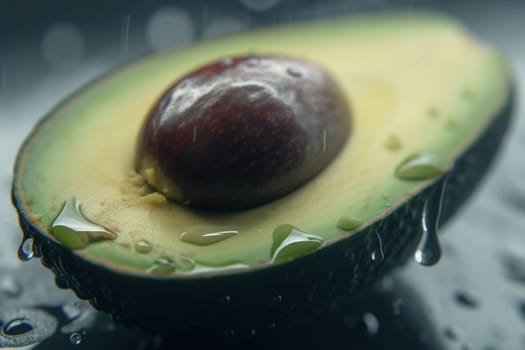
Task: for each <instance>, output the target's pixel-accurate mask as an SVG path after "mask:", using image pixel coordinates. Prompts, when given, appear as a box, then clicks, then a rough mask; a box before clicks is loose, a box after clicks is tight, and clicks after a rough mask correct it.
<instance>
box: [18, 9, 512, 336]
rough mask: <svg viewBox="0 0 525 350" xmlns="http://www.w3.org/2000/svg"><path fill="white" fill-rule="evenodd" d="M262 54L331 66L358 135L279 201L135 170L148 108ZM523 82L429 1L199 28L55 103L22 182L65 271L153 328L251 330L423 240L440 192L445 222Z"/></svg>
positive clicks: (52, 256) (34, 231)
mask: <svg viewBox="0 0 525 350" xmlns="http://www.w3.org/2000/svg"><path fill="white" fill-rule="evenodd" d="M250 54H265V55H266V54H274V55H285V56H290V57H299V58H302V59H307V60H310V61H312V62H315V63H317V64H318V65H320V66H322V67H323V68H324V69H326V71H328V72H329V73H330V74H331V75H332V76H333V77H334V78H335V79H336V80H337V81H338V83H339V84H340V86H341V87H342V89H343V91H344V92H345V94H346V95H347V98H348V100H349V104H350V105H351V107H352V110H353V121H352V122H353V133H352V137H351V138H350V139H349V141H348V142H347V143H346V145H345V148H344V149H343V150H342V151H341V152H340V154H339V155H338V156H337V157H336V159H335V160H334V161H333V162H332V163H331V164H330V165H329V166H328V167H327V168H326V169H325V170H324V171H323V172H322V173H321V174H320V175H318V176H317V177H315V178H314V179H313V180H311V181H310V182H308V183H307V184H306V185H304V186H302V187H301V188H300V189H298V190H296V191H294V192H292V193H291V194H288V195H287V196H285V197H284V198H281V199H279V200H276V201H274V202H271V203H269V204H267V205H263V206H260V207H257V208H254V209H249V210H242V211H234V212H212V211H202V210H196V209H191V208H187V207H185V206H181V205H179V204H177V203H175V202H170V201H167V200H166V199H165V198H164V197H163V196H162V195H160V194H158V193H155V192H153V191H152V190H151V189H150V188H148V187H147V186H146V185H145V183H144V180H143V179H142V178H141V177H140V176H138V175H137V174H136V173H135V172H134V170H133V152H134V147H135V143H136V138H137V134H138V132H139V129H140V126H141V124H142V122H143V119H144V118H145V116H146V115H147V113H148V110H149V109H150V108H151V106H152V105H154V103H155V102H156V101H157V99H158V98H159V96H160V95H161V94H162V92H163V91H165V89H166V88H167V87H169V86H170V85H171V84H173V82H174V81H176V80H177V79H179V78H180V77H182V76H183V75H184V74H186V73H187V72H189V71H192V70H194V69H196V68H198V67H199V66H202V65H204V64H207V63H209V62H213V61H216V60H220V59H224V58H228V57H232V56H240V55H250ZM511 80H512V79H511V75H510V73H509V69H508V67H507V65H506V63H505V61H504V59H502V57H501V56H500V55H499V54H497V53H495V52H494V51H492V50H491V49H489V48H487V47H486V46H485V45H483V44H482V43H480V42H478V41H477V40H476V39H475V38H473V37H472V36H471V35H470V34H469V33H468V32H467V31H466V30H465V29H464V28H463V27H462V26H461V25H459V24H458V23H456V22H455V21H454V20H451V19H449V18H447V17H444V16H442V15H437V14H431V13H410V14H401V13H389V14H380V15H370V16H359V17H353V18H341V19H333V20H326V21H316V22H312V23H304V24H297V25H294V26H289V27H275V28H270V29H263V30H257V31H251V32H246V33H243V34H240V35H235V36H229V37H225V38H221V39H216V40H213V41H208V42H202V43H198V44H196V45H193V46H191V47H188V48H184V49H182V50H176V51H172V52H167V53H162V54H158V55H153V56H149V57H146V58H144V59H141V60H139V61H136V62H133V63H131V64H127V65H125V66H124V67H122V68H120V69H117V70H115V71H113V72H110V73H109V74H108V75H106V76H104V77H102V78H101V79H99V80H97V81H95V82H93V83H91V84H90V85H88V86H87V87H85V88H83V89H82V90H81V91H79V92H77V93H75V94H74V95H73V96H71V97H70V98H69V99H67V100H66V101H64V102H63V103H62V104H61V105H59V106H58V107H57V108H55V109H54V110H53V111H51V112H50V113H49V114H48V115H47V116H46V117H45V118H43V119H42V121H40V123H38V125H37V126H36V127H35V128H34V130H33V132H32V133H31V135H30V136H29V137H28V139H27V140H26V142H25V143H24V145H23V147H22V149H21V150H20V153H19V155H18V158H17V161H16V166H15V175H14V183H13V191H12V198H13V202H14V204H15V206H16V208H17V210H18V213H19V217H20V223H21V226H22V229H23V231H24V235H25V238H29V237H32V238H33V240H34V251H35V254H36V255H37V256H39V257H41V260H42V262H43V264H44V265H45V266H47V267H49V268H50V269H51V270H53V272H54V273H55V275H56V281H57V284H58V285H59V286H61V287H63V288H71V289H73V290H74V291H75V292H76V294H77V295H78V296H79V297H80V298H84V299H88V300H90V302H91V303H92V304H93V305H94V306H95V307H97V308H99V309H101V310H104V311H107V312H111V313H112V314H113V315H114V316H115V318H116V319H120V320H122V321H125V322H127V323H132V324H138V325H140V326H142V327H144V328H147V329H154V330H155V331H157V332H158V331H162V330H165V331H168V330H170V331H175V332H181V333H182V332H185V331H190V330H192V329H207V330H208V331H209V332H210V334H211V333H216V334H219V335H220V334H224V333H225V332H227V333H228V334H233V331H235V334H237V335H242V334H245V335H249V334H253V333H254V332H255V331H258V330H261V329H267V328H272V327H275V325H276V324H277V325H278V324H283V323H284V324H286V323H290V322H295V321H296V320H297V319H300V318H301V317H308V315H312V314H314V313H315V311H316V310H322V309H323V308H325V307H326V306H327V305H330V304H332V303H333V302H334V301H335V300H337V297H338V296H340V295H343V294H345V293H356V292H358V291H360V290H363V289H364V287H366V286H368V285H370V283H371V282H373V281H375V280H377V278H378V277H380V276H381V275H382V274H384V273H385V272H386V271H389V270H390V269H391V268H392V267H394V266H396V265H399V264H402V263H403V262H405V261H406V260H407V259H408V258H409V257H410V256H412V255H413V253H414V251H415V250H416V247H417V245H418V242H419V240H420V238H421V232H422V228H421V220H422V216H424V215H423V213H424V212H425V210H428V202H429V200H430V199H431V200H433V201H438V203H434V205H431V206H430V207H434V208H439V207H442V211H441V221H440V223H441V224H442V223H444V222H445V221H446V220H447V219H448V218H450V217H451V215H452V214H453V213H454V212H455V211H456V210H457V208H458V207H459V206H460V205H461V203H462V202H463V201H464V200H465V199H466V197H467V196H468V195H469V194H470V193H471V192H472V190H473V189H474V188H475V186H476V184H477V183H478V181H479V179H480V178H481V175H482V174H483V173H484V172H485V170H486V169H487V167H488V165H489V163H490V162H491V160H492V159H493V157H494V155H495V153H496V150H497V148H498V146H499V144H500V142H501V140H502V138H503V135H504V132H505V129H506V128H507V125H508V123H509V120H510V115H511V100H512V98H511V97H512V90H513V87H512V81H511ZM418 157H419V158H422V159H423V161H422V162H421V164H418V162H417V159H419V158H418ZM414 159H416V162H415V163H410V162H411V161H413V160H414ZM425 159H426V161H425ZM429 159H431V161H430V162H429V161H428V160H429ZM407 164H409V165H410V164H411V166H408V167H407ZM405 168H406V169H405ZM445 180H446V186H445V187H444V186H443V184H444V181H445ZM443 188H444V195H443V196H439V195H438V196H436V192H441V191H442V190H443ZM439 202H441V203H439ZM425 203H426V204H425ZM434 214H436V213H434ZM434 216H436V215H434ZM159 320H162V322H158V321H159Z"/></svg>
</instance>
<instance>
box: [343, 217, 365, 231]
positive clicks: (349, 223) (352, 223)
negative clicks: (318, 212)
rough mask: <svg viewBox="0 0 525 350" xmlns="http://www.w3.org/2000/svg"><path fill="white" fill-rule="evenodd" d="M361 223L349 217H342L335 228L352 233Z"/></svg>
mask: <svg viewBox="0 0 525 350" xmlns="http://www.w3.org/2000/svg"><path fill="white" fill-rule="evenodd" d="M362 224H363V223H362V222H361V221H360V220H358V219H356V218H353V217H350V216H342V217H341V218H340V219H339V221H337V227H338V228H340V229H341V230H345V231H352V230H355V229H356V228H358V227H359V226H361V225H362Z"/></svg>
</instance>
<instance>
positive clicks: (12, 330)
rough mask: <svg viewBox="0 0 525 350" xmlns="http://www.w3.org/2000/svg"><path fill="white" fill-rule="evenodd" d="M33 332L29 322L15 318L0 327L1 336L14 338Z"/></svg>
mask: <svg viewBox="0 0 525 350" xmlns="http://www.w3.org/2000/svg"><path fill="white" fill-rule="evenodd" d="M32 330H33V325H32V324H31V322H30V321H29V320H26V319H24V318H16V319H14V320H11V321H9V322H7V323H6V324H5V325H4V326H3V327H2V334H3V335H5V336H16V335H22V334H24V333H27V332H30V331H32Z"/></svg>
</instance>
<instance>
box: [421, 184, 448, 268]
mask: <svg viewBox="0 0 525 350" xmlns="http://www.w3.org/2000/svg"><path fill="white" fill-rule="evenodd" d="M446 181H447V177H446V176H443V177H442V178H441V179H439V180H438V182H437V183H436V184H435V185H434V186H435V188H434V189H433V191H432V193H431V194H430V195H429V196H428V198H427V199H426V200H425V203H424V204H423V213H422V215H421V239H420V241H419V244H418V246H417V249H416V251H415V253H414V259H415V260H416V262H417V263H419V264H421V265H424V266H431V265H434V264H436V263H437V262H438V261H439V259H440V258H441V246H440V244H439V237H438V226H439V217H440V215H441V207H442V205H443V197H444V195H445V189H446Z"/></svg>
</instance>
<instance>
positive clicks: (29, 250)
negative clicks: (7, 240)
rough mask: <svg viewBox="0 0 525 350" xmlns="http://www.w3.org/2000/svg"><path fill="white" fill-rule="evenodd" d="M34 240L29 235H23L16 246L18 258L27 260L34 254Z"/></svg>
mask: <svg viewBox="0 0 525 350" xmlns="http://www.w3.org/2000/svg"><path fill="white" fill-rule="evenodd" d="M33 244H34V240H33V237H31V236H24V238H23V240H22V243H21V244H20V247H18V258H19V259H20V260H22V261H29V260H31V259H32V258H33V257H34V256H35V252H34V250H33Z"/></svg>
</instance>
